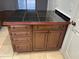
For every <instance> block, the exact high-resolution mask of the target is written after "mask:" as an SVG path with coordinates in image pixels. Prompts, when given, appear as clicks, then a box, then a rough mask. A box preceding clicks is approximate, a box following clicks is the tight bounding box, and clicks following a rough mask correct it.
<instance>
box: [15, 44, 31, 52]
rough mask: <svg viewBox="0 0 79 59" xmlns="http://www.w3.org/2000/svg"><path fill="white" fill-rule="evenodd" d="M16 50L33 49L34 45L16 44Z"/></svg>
mask: <svg viewBox="0 0 79 59" xmlns="http://www.w3.org/2000/svg"><path fill="white" fill-rule="evenodd" d="M15 50H16V51H17V52H25V51H32V47H31V46H29V45H15Z"/></svg>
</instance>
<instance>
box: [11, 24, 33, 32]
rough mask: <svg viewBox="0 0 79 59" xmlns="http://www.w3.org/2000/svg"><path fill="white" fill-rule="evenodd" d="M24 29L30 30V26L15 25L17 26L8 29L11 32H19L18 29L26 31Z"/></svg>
mask: <svg viewBox="0 0 79 59" xmlns="http://www.w3.org/2000/svg"><path fill="white" fill-rule="evenodd" d="M26 30H32V27H31V26H27V25H26V26H25V25H23V26H22V25H17V26H11V27H10V31H12V32H19V31H26Z"/></svg>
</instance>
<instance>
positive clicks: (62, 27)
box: [33, 25, 66, 30]
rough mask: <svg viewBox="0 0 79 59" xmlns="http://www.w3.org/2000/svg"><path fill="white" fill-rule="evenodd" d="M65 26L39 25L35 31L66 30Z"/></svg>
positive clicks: (34, 27) (35, 27)
mask: <svg viewBox="0 0 79 59" xmlns="http://www.w3.org/2000/svg"><path fill="white" fill-rule="evenodd" d="M65 27H66V26H64V25H37V26H33V30H64V28H65Z"/></svg>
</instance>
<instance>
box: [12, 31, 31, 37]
mask: <svg viewBox="0 0 79 59" xmlns="http://www.w3.org/2000/svg"><path fill="white" fill-rule="evenodd" d="M11 36H12V37H26V36H32V32H31V31H27V32H11Z"/></svg>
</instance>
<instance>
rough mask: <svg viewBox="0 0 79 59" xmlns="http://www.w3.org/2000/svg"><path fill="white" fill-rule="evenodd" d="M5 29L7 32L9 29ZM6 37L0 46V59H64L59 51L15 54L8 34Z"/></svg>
mask: <svg viewBox="0 0 79 59" xmlns="http://www.w3.org/2000/svg"><path fill="white" fill-rule="evenodd" d="M5 29H6V30H7V28H5ZM6 35H7V36H6V39H4V42H3V44H2V45H0V47H1V48H0V59H64V57H63V55H62V54H61V53H60V52H59V51H44V52H29V53H27V52H26V53H16V52H15V53H13V50H12V46H11V41H10V36H9V35H8V34H6ZM0 39H1V37H0ZM0 42H1V41H0Z"/></svg>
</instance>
